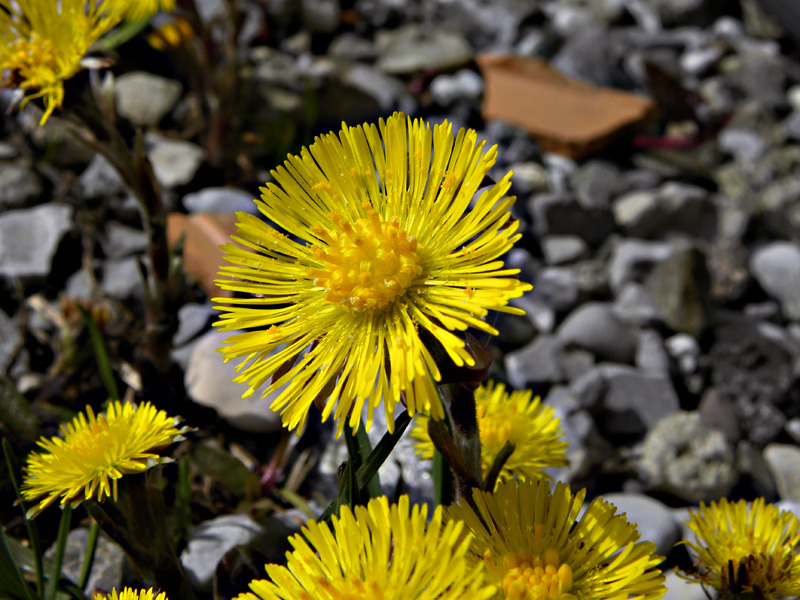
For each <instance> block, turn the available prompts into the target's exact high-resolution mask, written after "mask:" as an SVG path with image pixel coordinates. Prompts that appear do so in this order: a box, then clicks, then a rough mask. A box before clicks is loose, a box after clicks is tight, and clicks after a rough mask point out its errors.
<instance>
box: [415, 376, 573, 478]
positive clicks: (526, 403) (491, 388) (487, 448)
mask: <svg viewBox="0 0 800 600" xmlns="http://www.w3.org/2000/svg"><path fill="white" fill-rule="evenodd" d="M475 404H476V407H477V411H478V428H479V429H480V437H481V464H482V467H483V476H484V477H486V475H487V474H488V473H489V470H490V469H491V468H492V464H493V463H494V459H495V457H496V456H497V454H498V453H499V452H500V450H501V449H502V448H503V446H504V445H505V444H506V442H511V443H512V444H514V452H513V454H512V455H511V456H510V457H509V459H508V460H507V461H506V464H505V467H503V470H502V471H501V472H500V476H499V478H498V480H499V481H503V480H505V479H508V478H510V477H517V478H518V479H537V478H539V477H544V476H546V475H545V473H544V471H542V469H543V468H546V467H563V466H566V465H567V464H568V463H567V458H566V451H567V445H568V444H567V442H566V441H564V440H563V439H562V438H563V436H564V431H563V430H562V429H561V425H560V424H561V421H560V420H559V418H558V417H557V416H556V414H555V411H554V410H553V408H552V407H551V406H547V405H545V404H542V403H541V400H540V399H539V397H536V398H533V393H532V392H531V391H529V390H526V391H512V392H506V387H505V385H503V384H502V383H500V384H495V383H494V382H492V381H490V382H488V383H487V384H486V385H485V386H481V387H480V388H478V390H477V391H476V392H475ZM411 436H412V437H413V438H414V439H415V440H416V441H415V448H416V451H417V454H419V455H420V456H422V458H424V459H426V460H431V459H432V458H433V442H431V438H430V437H429V436H428V417H427V416H425V415H419V416H418V417H417V418H416V419H415V423H414V427H413V429H412V430H411Z"/></svg>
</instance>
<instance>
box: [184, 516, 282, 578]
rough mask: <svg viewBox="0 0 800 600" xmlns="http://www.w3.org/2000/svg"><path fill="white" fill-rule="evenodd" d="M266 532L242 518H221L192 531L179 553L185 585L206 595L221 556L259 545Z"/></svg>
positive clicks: (253, 521)
mask: <svg viewBox="0 0 800 600" xmlns="http://www.w3.org/2000/svg"><path fill="white" fill-rule="evenodd" d="M265 538H267V531H266V529H265V528H264V527H263V526H262V525H261V524H259V523H258V522H257V521H255V520H253V518H252V517H250V516H248V515H245V514H233V515H223V516H221V517H217V518H215V519H212V520H210V521H206V522H204V523H201V524H200V525H197V526H195V527H192V529H191V530H190V531H189V541H188V542H187V543H186V548H185V549H184V551H183V552H182V553H181V565H183V568H184V570H185V571H186V575H187V577H188V578H189V582H190V583H191V584H192V586H194V587H195V588H197V589H198V590H200V591H204V592H210V591H211V583H212V581H213V578H214V572H215V571H216V569H217V564H218V563H219V561H220V560H222V557H223V556H225V553H226V552H228V551H229V550H232V549H233V548H236V547H237V546H259V545H263V541H262V542H261V543H259V541H260V540H264V539H265Z"/></svg>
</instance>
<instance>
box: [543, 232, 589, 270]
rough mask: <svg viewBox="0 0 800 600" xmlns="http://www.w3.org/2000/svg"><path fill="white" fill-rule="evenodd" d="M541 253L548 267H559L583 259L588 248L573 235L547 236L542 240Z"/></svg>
mask: <svg viewBox="0 0 800 600" xmlns="http://www.w3.org/2000/svg"><path fill="white" fill-rule="evenodd" d="M541 243H542V253H543V254H544V259H545V261H547V263H548V264H550V265H561V264H564V263H569V262H574V261H576V260H578V259H581V258H585V257H586V256H587V255H588V253H589V246H587V245H586V242H584V241H583V240H582V239H581V238H579V237H578V236H575V235H548V236H547V237H546V238H544V239H543V240H542V242H541Z"/></svg>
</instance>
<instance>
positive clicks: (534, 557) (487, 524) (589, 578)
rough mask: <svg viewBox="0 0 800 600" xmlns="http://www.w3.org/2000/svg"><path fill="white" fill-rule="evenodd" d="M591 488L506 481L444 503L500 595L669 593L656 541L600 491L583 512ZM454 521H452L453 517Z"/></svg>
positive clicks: (623, 598) (537, 598) (624, 597)
mask: <svg viewBox="0 0 800 600" xmlns="http://www.w3.org/2000/svg"><path fill="white" fill-rule="evenodd" d="M584 496H585V490H581V491H580V492H579V493H578V494H576V495H573V494H572V492H571V491H570V489H569V487H568V486H566V485H565V484H563V483H561V482H559V483H557V484H556V486H555V490H554V491H553V493H552V494H551V492H550V488H549V484H548V482H547V481H546V480H545V479H538V480H536V481H526V482H522V483H519V484H518V483H517V482H516V481H513V480H507V481H505V482H502V483H500V484H499V485H498V486H497V490H496V491H495V492H494V493H489V492H482V491H480V490H477V489H476V490H474V491H473V496H472V497H473V500H474V502H475V505H476V507H477V509H478V512H477V513H476V512H475V511H474V510H473V509H472V508H470V506H469V505H468V504H466V502H465V503H464V504H463V505H461V506H459V505H452V506H450V507H448V508H447V510H446V517H447V519H454V520H456V521H463V522H464V523H465V525H466V528H467V530H468V531H470V532H472V533H473V534H474V536H475V537H474V538H473V541H472V544H471V547H470V556H471V558H472V563H473V564H474V565H475V566H476V567H478V566H480V565H485V566H486V569H487V571H488V581H489V582H490V583H494V584H495V585H497V587H498V592H497V595H496V596H495V598H509V599H514V600H551V599H552V600H555V599H560V600H617V599H620V600H629V599H630V600H655V599H656V598H660V597H661V596H663V595H664V594H665V593H666V588H665V587H664V577H663V576H662V575H661V571H659V570H658V569H656V568H655V567H656V565H658V564H659V562H660V561H661V559H660V557H658V556H654V554H653V553H654V552H655V544H653V543H652V542H638V543H637V540H638V539H639V532H638V531H637V529H636V526H635V525H632V524H630V523H628V522H627V521H626V520H625V516H624V515H615V513H616V510H617V509H616V508H615V507H614V506H613V505H612V504H610V503H608V502H605V501H604V500H603V499H602V498H597V499H595V500H593V501H592V502H591V503H590V504H589V506H588V507H587V509H586V512H585V513H584V515H583V516H582V517H581V518H580V519H578V514H579V512H580V510H581V506H582V505H583V499H584ZM448 522H450V521H448Z"/></svg>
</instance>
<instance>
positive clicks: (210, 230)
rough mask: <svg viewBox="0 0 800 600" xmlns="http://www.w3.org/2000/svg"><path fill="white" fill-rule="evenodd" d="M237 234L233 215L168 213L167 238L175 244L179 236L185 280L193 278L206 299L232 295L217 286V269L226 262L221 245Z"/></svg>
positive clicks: (170, 243) (230, 292) (230, 296)
mask: <svg viewBox="0 0 800 600" xmlns="http://www.w3.org/2000/svg"><path fill="white" fill-rule="evenodd" d="M235 233H236V215H234V214H213V213H195V214H192V215H184V214H180V213H170V214H169V215H168V216H167V239H168V241H169V245H170V247H174V246H175V244H177V243H178V242H179V241H180V239H181V237H182V236H184V235H185V238H184V242H183V269H184V272H185V273H186V277H187V279H189V280H190V281H195V282H197V284H198V285H199V286H200V287H201V288H202V289H203V291H205V293H206V294H208V296H209V298H232V297H233V294H234V293H233V292H232V291H230V290H223V289H220V288H219V287H217V285H216V284H215V283H214V279H216V278H217V272H218V271H219V268H220V267H221V266H222V265H224V264H228V263H227V262H226V261H224V260H223V259H222V257H223V256H224V255H225V253H224V252H223V251H222V250H221V249H220V246H221V245H222V244H226V243H228V242H230V241H231V235H233V234H235Z"/></svg>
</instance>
